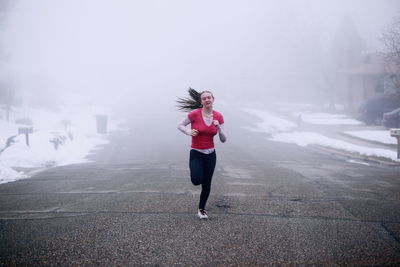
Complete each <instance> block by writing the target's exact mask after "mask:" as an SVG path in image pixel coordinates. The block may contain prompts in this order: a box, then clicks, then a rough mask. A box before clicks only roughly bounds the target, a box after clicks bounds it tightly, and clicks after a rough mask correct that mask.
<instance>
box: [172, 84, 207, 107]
mask: <svg viewBox="0 0 400 267" xmlns="http://www.w3.org/2000/svg"><path fill="white" fill-rule="evenodd" d="M188 92H189V96H190V97H185V98H182V97H179V98H178V100H176V102H178V105H177V107H178V109H179V110H182V111H185V112H190V111H192V110H194V109H197V108H201V107H202V105H201V99H200V95H201V93H199V92H197V91H196V90H194V89H193V88H191V87H189V90H188Z"/></svg>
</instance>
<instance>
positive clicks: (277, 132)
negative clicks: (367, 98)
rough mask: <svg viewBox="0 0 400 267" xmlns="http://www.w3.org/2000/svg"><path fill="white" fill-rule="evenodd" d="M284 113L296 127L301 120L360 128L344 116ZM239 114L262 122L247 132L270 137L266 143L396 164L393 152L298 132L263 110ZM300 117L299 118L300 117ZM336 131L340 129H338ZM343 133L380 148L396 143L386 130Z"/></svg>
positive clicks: (287, 109) (319, 134)
mask: <svg viewBox="0 0 400 267" xmlns="http://www.w3.org/2000/svg"><path fill="white" fill-rule="evenodd" d="M292 108H296V106H293V107H292ZM284 109H285V110H286V111H290V114H291V116H293V120H294V121H297V122H298V123H299V122H300V119H301V122H306V123H309V124H313V125H321V127H324V126H326V125H329V126H334V125H338V126H339V125H347V126H348V125H360V124H362V123H360V122H359V121H357V120H354V119H351V118H348V117H347V116H346V115H343V114H328V113H319V112H314V113H313V112H309V111H307V112H304V111H301V112H295V111H293V109H291V108H290V106H289V105H287V104H286V105H285V106H284ZM242 110H243V111H245V112H248V113H249V114H251V115H254V116H256V117H258V118H260V119H262V122H260V123H257V124H256V127H253V128H248V129H249V130H252V131H262V132H266V133H269V134H271V137H270V138H269V140H271V141H276V142H285V143H292V144H296V145H299V146H304V147H306V146H308V145H320V146H325V147H331V148H334V149H339V150H344V151H348V152H353V153H358V154H360V155H365V156H375V157H382V158H387V159H391V160H393V161H399V160H398V159H397V151H396V149H389V148H374V147H364V146H359V145H355V144H353V143H350V142H348V141H343V140H340V139H336V138H332V137H328V136H325V135H323V134H321V133H319V132H314V131H313V132H310V131H302V130H300V129H301V128H299V127H297V126H298V125H299V124H298V125H296V124H294V123H293V122H291V121H290V120H287V119H284V118H282V117H280V116H278V115H274V114H272V113H271V112H268V111H265V110H256V109H250V108H243V109H242ZM300 114H301V117H299V115H300ZM338 129H340V128H339V127H338ZM343 133H345V134H347V135H351V136H355V137H357V138H361V139H365V140H368V141H374V142H378V143H382V144H397V141H396V139H395V138H393V137H391V136H390V133H389V130H373V131H372V130H368V131H367V130H361V131H359V130H358V131H344V132H343Z"/></svg>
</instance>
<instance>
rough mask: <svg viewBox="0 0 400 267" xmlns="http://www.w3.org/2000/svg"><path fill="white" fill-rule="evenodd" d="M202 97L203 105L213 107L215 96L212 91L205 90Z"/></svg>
mask: <svg viewBox="0 0 400 267" xmlns="http://www.w3.org/2000/svg"><path fill="white" fill-rule="evenodd" d="M200 99H201V105H203V107H205V108H212V105H213V103H214V97H213V95H212V94H211V93H209V92H204V93H202V94H201V95H200Z"/></svg>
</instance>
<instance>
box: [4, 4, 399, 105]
mask: <svg viewBox="0 0 400 267" xmlns="http://www.w3.org/2000/svg"><path fill="white" fill-rule="evenodd" d="M2 1H4V2H3V4H2V5H1V6H0V8H1V18H0V19H1V28H0V36H1V38H0V56H1V57H0V66H1V70H2V71H1V76H0V79H1V80H2V83H5V84H12V87H13V88H14V89H15V91H16V94H17V96H18V98H19V99H20V102H21V103H24V104H27V105H36V106H48V107H51V108H56V107H58V106H62V105H67V104H73V103H82V104H85V103H87V104H93V103H98V104H103V105H111V106H114V107H115V106H118V107H129V108H130V109H131V110H132V112H134V111H143V109H146V110H149V109H156V108H160V107H161V108H162V109H165V110H170V111H174V109H175V107H174V105H175V103H174V101H175V99H176V98H177V97H181V96H185V95H186V93H187V91H186V90H187V89H188V87H189V86H190V87H193V88H195V89H197V90H199V91H201V90H211V91H212V92H213V93H214V95H215V96H216V99H217V100H220V101H224V102H232V103H240V102H241V101H243V102H244V103H246V105H251V103H253V101H254V103H255V102H259V103H260V102H268V101H290V100H294V99H295V100H301V101H313V102H320V103H323V102H328V96H329V90H330V89H329V88H330V86H331V82H332V79H335V78H334V77H335V76H334V74H333V73H335V71H336V70H337V68H338V67H340V62H338V61H339V60H340V59H341V58H340V57H341V56H342V55H343V53H344V52H343V51H346V49H348V47H355V48H357V49H356V51H358V52H357V53H365V52H368V51H381V50H382V47H381V44H380V42H379V38H380V35H381V32H382V31H383V30H384V29H385V27H387V26H388V24H389V23H390V22H391V21H392V19H393V17H394V16H396V15H397V14H398V11H399V10H400V2H399V1H398V0H384V1H383V0H375V1H372V0H368V1H367V0H353V1H346V0H342V1H323V0H321V1H316V0H315V1H312V0H308V1H305V0H301V1H298V0H293V1H288V0H286V1H267V0H259V1H257V0H249V1H243V0H242V1H238V0H218V1H215V0H213V1H211V0H203V1H192V0H171V1H161V0H159V1H156V0H143V1H128V0H116V1H101V0H85V1H81V0H68V1H67V0H59V1H54V0H36V1H21V0H20V1H6V0H2ZM216 103H218V102H216Z"/></svg>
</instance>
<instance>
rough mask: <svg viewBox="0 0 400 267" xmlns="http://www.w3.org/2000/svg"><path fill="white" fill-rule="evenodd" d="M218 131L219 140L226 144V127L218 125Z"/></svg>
mask: <svg viewBox="0 0 400 267" xmlns="http://www.w3.org/2000/svg"><path fill="white" fill-rule="evenodd" d="M217 129H218V133H219V140H221V142H222V143H225V142H226V134H225V131H224V125H223V124H220V125H218V126H217Z"/></svg>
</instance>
